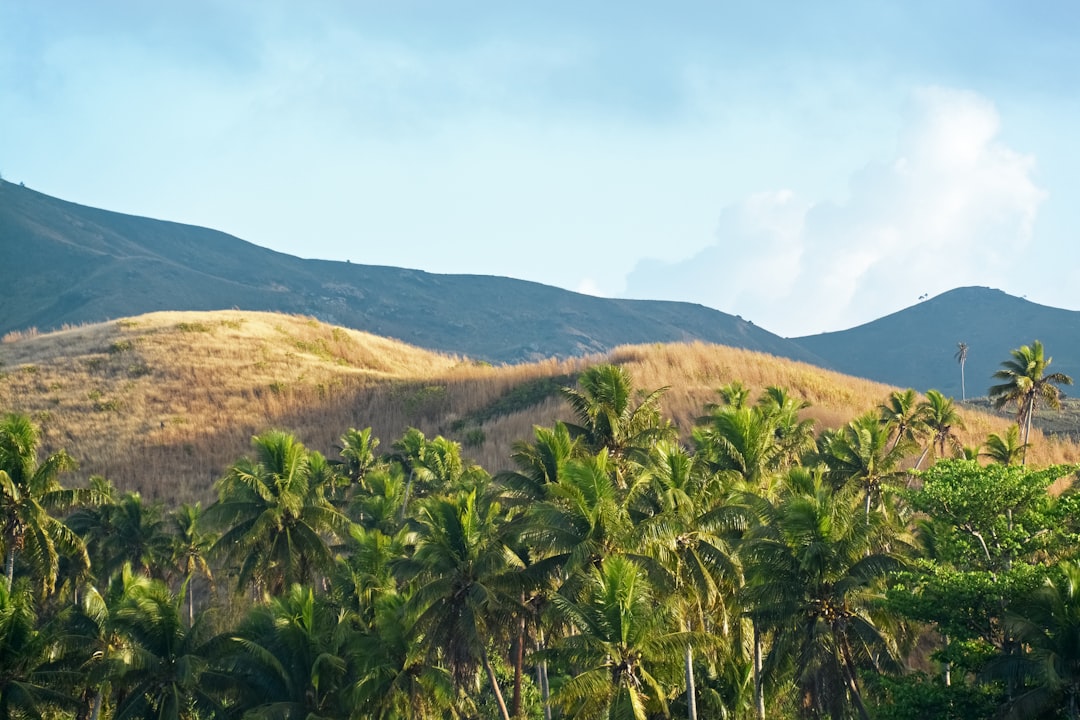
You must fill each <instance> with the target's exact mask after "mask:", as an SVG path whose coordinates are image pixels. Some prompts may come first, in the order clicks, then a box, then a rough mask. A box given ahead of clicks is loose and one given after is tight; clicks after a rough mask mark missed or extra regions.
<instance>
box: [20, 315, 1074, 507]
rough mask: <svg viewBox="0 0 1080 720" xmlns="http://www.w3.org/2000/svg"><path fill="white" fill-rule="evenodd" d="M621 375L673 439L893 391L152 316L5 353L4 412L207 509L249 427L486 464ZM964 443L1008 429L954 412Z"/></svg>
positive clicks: (640, 361) (664, 353) (800, 368)
mask: <svg viewBox="0 0 1080 720" xmlns="http://www.w3.org/2000/svg"><path fill="white" fill-rule="evenodd" d="M600 361H608V362H615V363H619V364H622V365H624V366H625V367H626V368H627V369H628V371H629V372H630V373H631V375H632V376H633V377H634V379H635V382H636V384H637V386H638V387H639V388H642V389H647V390H652V389H656V388H660V387H664V386H668V387H669V388H670V389H669V390H668V391H667V393H666V394H665V395H664V397H663V400H662V408H663V410H664V412H665V414H666V415H667V416H668V417H670V418H672V420H673V421H674V422H675V423H676V424H677V425H678V427H679V428H680V430H681V431H682V433H683V437H684V439H685V438H686V437H687V435H688V434H689V432H690V429H691V428H692V427H693V424H694V419H695V418H696V417H698V416H700V415H702V414H703V413H704V412H705V410H704V408H705V406H706V404H707V403H710V402H715V401H716V399H717V395H716V389H717V388H718V387H720V386H722V385H725V384H727V383H729V382H731V381H733V380H740V381H742V382H743V383H745V384H746V385H747V386H748V387H750V388H751V389H752V391H753V392H754V394H755V395H756V394H757V393H758V392H760V390H761V389H762V388H764V387H765V386H768V385H779V386H781V387H784V388H786V389H788V390H789V391H790V392H791V393H792V394H793V395H795V396H797V397H800V398H803V399H805V400H808V401H809V402H810V403H812V407H811V408H810V409H809V410H808V411H806V417H809V418H812V419H814V420H815V421H816V423H817V427H818V429H823V428H827V427H837V426H839V425H840V424H842V423H845V422H847V421H848V420H850V419H852V418H853V417H855V416H856V415H858V414H861V413H863V412H866V411H867V410H870V409H873V408H874V407H875V406H876V405H877V404H878V403H880V402H881V401H883V400H884V398H885V397H886V396H887V395H888V392H889V390H890V388H889V387H887V386H885V385H881V384H878V383H873V382H869V381H866V380H857V379H854V378H849V377H845V376H842V375H839V374H837V373H833V372H829V371H825V370H821V369H819V368H816V367H813V366H810V365H807V364H804V363H798V362H793V361H790V360H785V359H780V358H776V357H773V356H768V355H763V354H760V353H754V352H750V351H747V350H739V349H734V348H730V347H723V346H717V345H706V344H702V343H691V344H670V345H657V344H649V345H644V346H626V347H620V348H617V349H616V350H614V351H612V352H611V353H609V354H607V355H604V356H591V357H587V358H572V359H567V360H562V361H559V360H554V359H549V360H546V361H542V362H537V363H530V364H522V365H513V366H505V367H492V366H490V365H486V364H478V363H476V362H472V361H467V360H463V359H461V358H459V357H453V356H447V355H440V354H436V353H431V352H428V351H424V350H420V349H418V348H414V347H410V346H407V345H404V344H402V343H400V342H396V341H391V340H387V339H385V338H379V337H375V336H372V335H369V334H366V333H361V332H358V331H354V330H346V329H343V328H340V327H333V326H329V325H326V324H324V323H321V322H318V321H316V320H314V319H311V318H306V317H300V316H290V315H280V314H271V313H255V312H241V311H222V312H185V313H177V312H163V313H153V314H150V315H144V316H140V317H137V318H129V319H124V320H119V321H113V322H109V323H102V324H99V325H90V326H84V327H78V328H73V329H69V330H64V331H59V332H55V333H51V334H47V335H38V336H27V337H23V338H21V339H17V340H11V339H9V340H7V341H5V342H3V343H0V412H9V411H17V412H25V413H29V414H31V415H32V416H33V417H34V418H35V420H37V421H38V422H39V423H41V424H42V426H43V429H44V446H45V450H46V451H53V450H57V449H60V448H65V449H67V450H68V451H69V452H70V453H71V454H72V455H73V456H75V457H76V458H77V459H78V460H79V462H80V464H81V467H80V471H79V477H81V478H83V479H85V478H86V477H88V476H89V475H91V474H103V475H105V476H107V477H109V478H110V479H111V480H113V481H114V482H115V483H116V484H117V485H118V486H119V487H120V488H122V489H137V490H140V491H141V492H142V493H143V494H144V496H146V497H147V498H149V499H156V498H162V499H165V500H167V501H170V502H176V501H190V500H197V499H202V500H207V499H209V498H210V496H211V489H212V487H213V483H214V481H215V480H216V479H217V478H219V477H220V476H221V475H222V473H223V471H224V469H225V468H226V467H227V466H228V464H229V463H231V462H233V461H234V460H236V459H237V458H239V457H240V456H242V455H244V454H245V453H247V452H248V451H249V449H250V439H251V436H252V435H253V434H255V433H258V432H262V431H263V430H266V429H269V428H282V429H287V430H290V431H292V432H295V433H296V434H297V436H298V437H300V438H301V439H302V440H303V441H304V442H305V443H306V444H308V445H309V446H311V447H313V448H315V449H318V450H320V451H322V452H323V453H324V454H326V455H327V456H328V457H331V458H333V457H335V456H336V454H337V451H336V449H335V444H336V443H337V441H338V438H339V437H340V436H341V434H342V433H343V432H344V431H345V430H346V429H348V428H349V427H357V428H363V427H367V426H371V427H372V428H373V431H374V434H375V435H376V436H377V437H379V438H380V439H381V440H382V443H383V444H382V446H381V447H380V451H381V452H388V451H390V445H391V444H392V443H393V442H394V441H395V440H396V439H398V438H399V437H400V436H401V435H402V433H403V432H404V431H405V430H406V429H407V428H408V427H410V426H413V427H418V428H420V429H421V430H422V431H424V432H425V433H426V434H427V435H428V436H429V437H430V436H434V435H436V434H442V435H445V436H448V437H450V438H452V439H454V440H457V441H459V442H461V443H462V444H463V446H464V452H465V454H466V455H467V456H468V457H471V458H472V459H474V460H475V461H477V462H479V463H480V464H481V465H483V467H484V468H486V469H487V470H489V471H490V472H497V471H499V470H502V469H507V468H508V467H509V466H510V461H509V457H510V451H511V448H512V445H513V443H514V442H515V441H518V440H523V439H525V440H527V439H530V438H531V436H532V428H533V426H534V425H537V424H539V425H550V424H552V423H553V422H554V421H555V420H558V419H571V417H572V416H571V411H570V408H569V406H568V405H567V404H566V403H565V401H563V399H562V396H561V394H560V392H559V388H560V387H562V386H564V385H572V384H574V382H575V378H576V375H577V373H579V372H580V371H581V370H582V369H583V368H584V367H586V366H587V365H588V364H590V363H595V362H600ZM964 415H965V418H966V425H967V429H966V430H965V431H964V432H963V433H962V439H963V441H964V442H965V444H979V443H981V442H982V441H983V440H984V439H985V437H986V435H987V433H989V432H998V433H1001V432H1004V429H1005V428H1006V427H1007V425H1008V421H1007V420H1005V419H1002V418H998V417H992V416H989V415H984V414H981V413H977V412H973V411H970V410H965V411H964ZM1035 442H1036V445H1035V448H1034V449H1033V451H1032V454H1031V458H1030V459H1031V461H1032V462H1037V463H1044V462H1051V461H1062V460H1068V461H1076V460H1080V447H1078V446H1077V445H1075V444H1073V443H1069V442H1064V441H1061V442H1058V441H1055V442H1047V441H1044V440H1043V439H1042V438H1041V436H1039V437H1038V438H1037V439H1036V440H1035Z"/></svg>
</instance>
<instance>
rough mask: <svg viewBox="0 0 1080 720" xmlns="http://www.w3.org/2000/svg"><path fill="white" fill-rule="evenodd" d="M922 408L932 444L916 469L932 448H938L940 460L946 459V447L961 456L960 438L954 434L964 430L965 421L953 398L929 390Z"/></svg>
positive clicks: (929, 444)
mask: <svg viewBox="0 0 1080 720" xmlns="http://www.w3.org/2000/svg"><path fill="white" fill-rule="evenodd" d="M921 406H922V408H923V417H924V422H925V425H926V429H927V431H928V432H929V433H930V442H929V443H928V444H927V447H926V450H924V451H923V454H922V455H921V456H920V457H919V461H918V462H916V463H915V468H916V469H918V468H919V466H920V465H922V461H923V459H924V458H925V457H926V453H927V452H928V451H929V450H930V448H931V447H933V448H936V452H937V457H938V459H941V458H943V457H945V446H946V445H948V446H949V447H951V448H952V449H953V451H954V453H957V454H960V453H962V451H963V445H962V444H961V443H960V438H959V437H957V435H956V433H955V432H953V428H963V427H964V419H963V418H962V417H960V413H959V412H958V411H957V410H956V406H955V405H953V401H952V398H947V397H945V396H944V395H942V394H941V393H940V392H938V391H937V390H927V391H926V400H924V401H923V402H922V403H921Z"/></svg>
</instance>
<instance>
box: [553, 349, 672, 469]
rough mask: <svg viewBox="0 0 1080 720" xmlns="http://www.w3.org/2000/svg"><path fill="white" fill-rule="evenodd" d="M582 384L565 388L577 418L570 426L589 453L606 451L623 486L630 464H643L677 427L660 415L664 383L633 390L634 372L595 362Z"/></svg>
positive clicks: (582, 378)
mask: <svg viewBox="0 0 1080 720" xmlns="http://www.w3.org/2000/svg"><path fill="white" fill-rule="evenodd" d="M578 385H579V387H580V390H576V389H574V388H563V394H564V395H565V396H566V399H567V400H568V401H569V403H570V406H571V407H572V408H573V410H574V414H575V415H576V416H577V422H578V424H576V425H575V424H569V423H568V424H567V427H568V428H569V430H570V433H571V435H573V436H575V437H581V438H582V439H583V440H584V443H585V446H586V448H587V449H589V450H590V451H592V452H598V451H600V450H602V449H607V451H608V452H609V453H610V455H611V457H612V459H613V460H614V461H615V471H616V479H617V480H618V481H619V482H620V484H622V482H623V476H624V474H625V472H624V469H623V468H624V465H625V464H626V463H637V464H643V463H644V462H645V461H646V458H647V455H648V449H649V448H650V447H651V446H652V445H653V444H654V443H655V442H656V441H657V440H661V439H665V438H668V439H670V438H673V437H674V433H675V431H674V428H672V426H671V424H670V423H668V422H666V421H664V420H663V418H662V416H661V414H660V398H661V397H662V396H663V395H664V393H665V392H667V388H666V387H665V388H660V389H658V390H654V391H652V392H650V393H644V392H640V393H635V392H634V384H633V380H632V379H631V378H630V373H628V372H627V371H626V370H625V369H624V368H621V367H619V366H618V365H594V366H592V367H590V368H588V369H587V370H585V372H583V373H582V374H581V377H580V378H579V379H578ZM635 395H637V396H638V400H637V402H636V403H635V402H634V397H635Z"/></svg>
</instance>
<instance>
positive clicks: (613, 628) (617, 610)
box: [552, 555, 697, 720]
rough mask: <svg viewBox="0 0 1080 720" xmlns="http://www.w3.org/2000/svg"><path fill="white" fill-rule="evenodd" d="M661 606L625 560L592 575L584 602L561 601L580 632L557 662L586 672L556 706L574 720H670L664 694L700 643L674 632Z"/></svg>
mask: <svg viewBox="0 0 1080 720" xmlns="http://www.w3.org/2000/svg"><path fill="white" fill-rule="evenodd" d="M657 601H658V598H657V596H656V595H655V594H654V592H653V590H652V587H651V586H650V584H649V582H648V578H647V577H646V574H645V571H644V570H643V569H642V568H641V567H639V566H638V565H637V564H636V563H635V562H633V561H632V560H630V559H628V558H626V557H623V556H620V555H613V556H611V557H608V558H606V559H605V560H604V561H603V563H602V564H601V565H600V566H599V567H596V568H593V569H592V570H591V571H590V579H589V584H588V586H587V589H586V592H585V594H584V595H583V596H582V597H581V599H580V600H576V601H575V600H573V599H570V598H567V597H564V596H562V595H556V596H555V599H554V603H555V607H556V608H557V609H558V610H559V612H560V613H561V614H563V615H564V616H565V618H566V620H568V621H569V622H570V624H571V625H572V626H573V627H574V628H575V632H574V633H573V634H571V635H570V636H568V637H566V638H564V639H563V640H562V641H561V642H560V643H559V644H558V647H557V648H556V649H555V650H554V651H553V652H552V654H553V655H555V656H556V657H559V658H562V659H564V660H565V661H567V662H568V663H569V664H570V666H571V667H574V668H579V671H578V672H577V674H576V675H574V676H573V677H572V678H570V679H569V680H567V681H566V682H565V683H563V684H562V686H561V687H560V689H559V690H558V692H557V693H556V695H555V698H554V699H555V700H556V701H557V702H559V703H560V704H561V705H562V706H563V708H564V709H565V710H566V713H567V715H566V716H567V717H570V718H602V717H603V718H609V719H610V720H645V718H648V717H654V716H656V713H657V712H659V713H662V714H663V715H665V716H666V715H667V693H666V691H665V689H664V688H665V686H667V685H669V684H670V681H671V680H672V678H674V677H677V676H678V672H679V670H678V661H677V659H678V657H679V653H680V651H681V650H682V649H683V648H684V647H685V645H686V643H687V642H688V640H691V639H692V638H695V637H697V636H695V635H692V634H690V633H680V632H671V623H670V620H671V616H670V615H669V613H667V612H666V611H665V609H664V607H663V606H662V605H658V603H657ZM673 660H674V662H672V661H673ZM665 680H666V681H668V682H665Z"/></svg>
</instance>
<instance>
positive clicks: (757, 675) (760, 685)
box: [751, 620, 765, 720]
mask: <svg viewBox="0 0 1080 720" xmlns="http://www.w3.org/2000/svg"><path fill="white" fill-rule="evenodd" d="M751 622H753V624H754V705H755V706H756V708H757V716H758V720H765V678H763V677H762V674H761V671H762V663H761V629H760V628H759V627H758V624H757V621H756V620H751Z"/></svg>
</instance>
